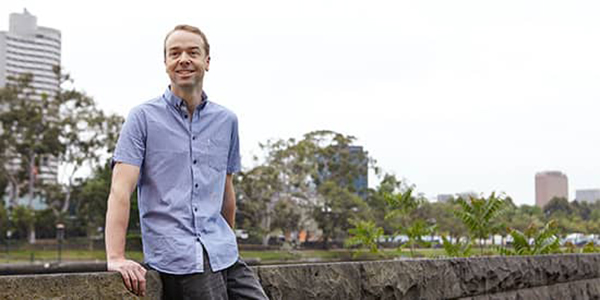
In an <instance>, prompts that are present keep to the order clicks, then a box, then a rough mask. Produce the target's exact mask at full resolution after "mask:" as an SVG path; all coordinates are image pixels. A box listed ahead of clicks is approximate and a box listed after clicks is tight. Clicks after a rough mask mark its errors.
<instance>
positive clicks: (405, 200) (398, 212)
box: [385, 187, 423, 219]
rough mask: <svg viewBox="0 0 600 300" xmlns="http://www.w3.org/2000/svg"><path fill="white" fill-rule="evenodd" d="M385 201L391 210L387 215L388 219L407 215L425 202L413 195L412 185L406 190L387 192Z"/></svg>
mask: <svg viewBox="0 0 600 300" xmlns="http://www.w3.org/2000/svg"><path fill="white" fill-rule="evenodd" d="M385 201H386V202H387V204H388V207H389V209H390V212H389V213H388V214H387V215H386V216H385V218H386V219H391V218H394V217H398V216H402V215H407V214H409V213H410V212H412V211H413V210H415V209H416V208H417V207H419V205H420V204H422V203H423V201H422V199H419V198H416V197H414V196H413V188H412V187H411V188H408V189H406V190H405V191H404V192H396V193H388V194H386V195H385Z"/></svg>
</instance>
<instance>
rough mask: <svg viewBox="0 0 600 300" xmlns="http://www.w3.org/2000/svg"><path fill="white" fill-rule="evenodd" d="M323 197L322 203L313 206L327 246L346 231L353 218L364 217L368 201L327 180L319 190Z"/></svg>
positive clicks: (314, 214) (313, 214)
mask: <svg viewBox="0 0 600 300" xmlns="http://www.w3.org/2000/svg"><path fill="white" fill-rule="evenodd" d="M318 192H319V194H320V195H321V196H322V197H323V202H322V204H321V205H317V206H315V207H314V208H313V213H312V216H313V218H314V220H315V221H316V222H317V224H319V227H320V228H321V230H323V239H324V241H325V247H327V244H326V243H327V241H328V240H330V239H331V238H334V237H338V236H340V235H341V234H343V233H345V232H346V231H347V230H348V229H349V228H350V227H351V226H352V224H351V223H350V220H352V219H363V218H364V216H365V211H366V208H367V206H366V203H365V202H364V201H363V200H362V199H361V198H360V197H359V196H357V195H356V194H354V193H352V192H350V191H349V190H348V189H346V188H343V187H340V186H338V185H337V184H335V183H334V182H332V181H326V182H325V183H323V184H322V185H321V186H320V187H319V190H318Z"/></svg>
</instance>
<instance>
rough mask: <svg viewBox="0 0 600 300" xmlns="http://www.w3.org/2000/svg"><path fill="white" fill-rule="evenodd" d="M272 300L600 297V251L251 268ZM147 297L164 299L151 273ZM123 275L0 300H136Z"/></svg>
mask: <svg viewBox="0 0 600 300" xmlns="http://www.w3.org/2000/svg"><path fill="white" fill-rule="evenodd" d="M252 269H253V271H254V272H255V273H256V274H257V275H258V277H259V279H260V281H261V284H262V285H263V287H264V289H265V292H266V293H267V295H268V296H269V297H270V298H271V299H477V300H481V299H598V298H600V254H570V255H548V256H522V257H500V256H498V257H480V258H468V259H464V258H461V259H438V260H428V259H417V260H394V261H373V262H348V263H322V264H302V265H280V266H259V267H252ZM147 286H148V293H147V297H146V298H147V299H160V293H161V284H160V278H159V276H158V274H157V273H156V272H154V271H150V272H148V284H147ZM135 298H137V297H135V295H133V294H131V293H130V292H128V291H127V290H126V289H125V287H124V285H123V282H122V280H121V277H120V275H119V274H117V273H108V272H99V273H72V274H52V275H14V276H0V299H135Z"/></svg>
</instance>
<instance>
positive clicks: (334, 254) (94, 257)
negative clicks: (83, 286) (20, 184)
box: [0, 249, 444, 264]
mask: <svg viewBox="0 0 600 300" xmlns="http://www.w3.org/2000/svg"><path fill="white" fill-rule="evenodd" d="M416 254H417V255H415V256H416V257H439V256H442V255H444V250H443V249H417V250H416ZM126 255H127V257H128V258H130V259H133V260H136V261H142V260H143V257H144V256H143V254H142V252H127V254H126ZM240 256H241V257H242V258H244V259H246V260H250V261H257V260H259V262H260V264H270V263H294V262H327V261H349V260H382V259H393V258H398V257H410V250H409V249H402V250H401V251H398V250H397V249H383V250H380V252H379V253H369V252H368V251H366V250H365V251H351V250H348V249H332V250H290V251H285V250H276V251H273V250H271V251H240ZM57 258H58V253H57V251H56V250H45V251H27V250H17V251H10V253H9V255H8V257H7V255H6V252H5V251H2V252H0V264H5V263H27V262H31V261H32V260H33V261H34V262H53V261H56V260H57ZM105 259H106V256H105V252H104V251H103V250H94V251H89V250H63V251H62V260H63V261H104V260H105Z"/></svg>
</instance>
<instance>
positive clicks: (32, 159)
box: [27, 151, 36, 208]
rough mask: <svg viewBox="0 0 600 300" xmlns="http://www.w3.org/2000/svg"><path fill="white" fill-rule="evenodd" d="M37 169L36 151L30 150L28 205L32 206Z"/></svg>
mask: <svg viewBox="0 0 600 300" xmlns="http://www.w3.org/2000/svg"><path fill="white" fill-rule="evenodd" d="M34 171H35V153H34V152H33V151H30V153H29V191H28V198H29V203H28V205H27V206H28V207H29V208H32V206H33V196H34V194H35V193H34V188H35V177H36V175H35V174H34Z"/></svg>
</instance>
